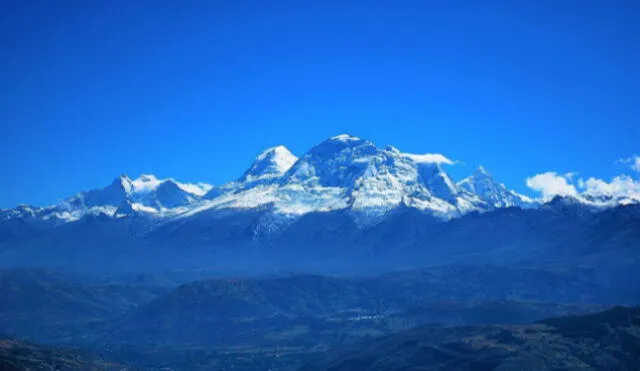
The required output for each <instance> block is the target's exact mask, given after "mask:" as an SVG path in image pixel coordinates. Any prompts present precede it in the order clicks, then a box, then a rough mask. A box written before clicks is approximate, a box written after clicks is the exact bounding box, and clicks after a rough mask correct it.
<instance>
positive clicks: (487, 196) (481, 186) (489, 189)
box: [458, 166, 538, 208]
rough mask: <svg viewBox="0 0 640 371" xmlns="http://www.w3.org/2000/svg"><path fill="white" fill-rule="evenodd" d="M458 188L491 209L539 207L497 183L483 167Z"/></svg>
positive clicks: (530, 200) (459, 183)
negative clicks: (471, 194) (469, 193)
mask: <svg viewBox="0 0 640 371" xmlns="http://www.w3.org/2000/svg"><path fill="white" fill-rule="evenodd" d="M458 186H459V187H460V188H462V189H465V190H466V191H468V192H471V193H473V194H475V195H477V196H478V197H479V198H480V199H481V200H482V201H484V202H486V203H487V205H489V206H490V207H491V208H500V207H513V206H517V207H522V208H528V207H534V206H537V205H538V203H537V202H536V201H534V200H532V199H530V198H529V197H527V196H525V195H521V194H519V193H517V192H515V191H512V190H509V189H507V187H506V186H505V185H504V184H502V183H498V182H496V181H495V180H494V179H493V177H492V176H491V174H489V172H488V171H487V170H486V169H485V168H484V167H483V166H480V167H478V169H477V170H476V171H475V172H474V173H473V174H472V175H471V176H469V177H467V178H465V179H463V180H461V181H460V182H458Z"/></svg>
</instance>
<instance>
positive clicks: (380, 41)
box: [0, 0, 640, 207]
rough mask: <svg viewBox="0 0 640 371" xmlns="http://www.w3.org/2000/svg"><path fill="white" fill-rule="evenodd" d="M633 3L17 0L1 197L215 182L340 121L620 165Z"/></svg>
mask: <svg viewBox="0 0 640 371" xmlns="http://www.w3.org/2000/svg"><path fill="white" fill-rule="evenodd" d="M345 3H349V5H346V4H345ZM639 4H640V2H638V1H632V0H628V1H624V0H621V1H616V0H602V1H589V0H580V1H578V0H575V1H573V0H531V1H525V0H523V1H509V0H505V1H475V0H469V1H427V0H422V1H411V2H409V1H388V2H377V1H331V0H329V1H277V0H276V1H240V0H239V1H142V0H140V1H116V0H114V1H81V0H78V1H69V0H62V1H45V0H42V1H33V0H24V1H19V0H13V1H5V2H3V7H2V11H1V12H0V40H1V42H0V47H1V54H0V55H1V57H0V125H1V132H0V156H1V157H0V158H1V159H2V160H1V161H0V174H2V179H0V182H1V183H0V184H2V186H1V187H2V188H1V192H0V207H11V206H14V205H16V204H17V203H31V204H35V205H44V204H49V203H52V202H55V201H56V200H58V199H60V198H63V197H66V196H69V195H71V194H73V193H75V192H77V191H80V190H83V189H89V188H96V187H100V186H104V185H107V184H108V183H109V182H110V181H111V180H112V179H113V178H114V177H115V176H117V175H118V174H121V173H127V174H129V175H131V176H137V175H139V174H140V173H154V174H156V175H158V176H159V177H175V178H176V179H179V180H182V181H206V182H210V183H214V184H220V183H224V182H226V181H229V180H232V179H234V178H236V177H238V176H240V175H241V174H242V172H243V171H244V170H245V168H247V167H248V166H249V164H250V162H251V160H252V159H253V157H255V156H256V155H257V154H258V153H259V152H260V151H261V150H262V149H264V148H266V147H270V146H273V145H278V144H283V145H286V146H287V147H289V148H290V149H291V150H292V151H293V152H294V153H295V154H297V155H300V154H302V153H303V152H304V151H306V150H307V149H308V148H310V147H311V146H312V145H314V144H316V143H318V142H320V141H321V140H323V139H325V138H327V137H330V136H333V135H336V134H340V133H345V132H346V133H350V134H353V135H356V136H360V137H362V138H365V139H369V140H372V141H374V142H375V143H376V144H379V145H386V144H393V145H395V146H396V147H398V148H399V149H400V150H402V151H406V152H415V153H424V152H440V153H443V154H445V155H446V156H448V157H450V158H453V159H456V160H460V161H463V162H464V163H465V165H464V166H461V165H459V166H454V167H453V168H452V169H451V170H452V173H453V174H454V175H455V176H456V177H458V178H459V177H461V176H463V175H465V174H466V173H468V172H471V171H472V170H473V169H474V168H475V166H477V165H479V164H483V165H484V166H485V167H486V168H487V169H488V170H489V171H490V172H492V173H493V174H494V175H495V177H496V178H498V179H499V180H501V181H503V182H505V183H506V184H507V185H508V186H510V187H512V188H515V189H517V190H520V191H524V190H525V188H526V186H525V184H524V179H525V177H527V176H530V175H532V174H535V173H540V172H544V171H549V170H553V171H558V172H568V171H577V172H580V174H584V175H585V176H592V175H593V176H598V177H603V178H609V177H611V176H613V175H614V174H615V173H616V172H617V171H619V170H620V169H617V168H616V165H615V164H614V162H615V160H616V159H618V158H621V157H626V156H629V155H632V154H633V153H640V67H639V66H640V5H639Z"/></svg>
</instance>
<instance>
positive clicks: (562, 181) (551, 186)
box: [527, 171, 578, 199]
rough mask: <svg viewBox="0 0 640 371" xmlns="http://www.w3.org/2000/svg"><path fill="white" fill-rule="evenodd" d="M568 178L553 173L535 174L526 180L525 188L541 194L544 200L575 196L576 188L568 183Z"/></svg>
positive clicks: (576, 193) (565, 175)
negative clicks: (558, 196)
mask: <svg viewBox="0 0 640 371" xmlns="http://www.w3.org/2000/svg"><path fill="white" fill-rule="evenodd" d="M569 178H570V176H567V174H564V175H562V174H558V173H555V172H553V171H548V172H546V173H542V174H537V175H534V176H532V177H530V178H527V187H529V188H531V189H533V190H534V191H537V192H540V193H542V197H543V198H544V199H549V198H552V197H553V196H557V195H560V196H577V195H578V191H577V190H576V187H575V186H574V185H573V184H571V183H570V179H569Z"/></svg>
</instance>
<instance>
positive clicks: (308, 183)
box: [0, 134, 633, 225]
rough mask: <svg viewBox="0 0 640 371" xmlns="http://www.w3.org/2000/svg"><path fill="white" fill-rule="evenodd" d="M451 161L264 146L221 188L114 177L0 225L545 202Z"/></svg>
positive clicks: (450, 212)
mask: <svg viewBox="0 0 640 371" xmlns="http://www.w3.org/2000/svg"><path fill="white" fill-rule="evenodd" d="M451 163H452V162H451V161H450V160H449V159H447V158H446V157H444V156H442V155H439V154H423V155H416V154H410V153H403V152H400V151H399V150H397V149H396V148H394V147H391V146H388V147H386V148H384V149H381V148H378V147H376V146H375V145H374V144H373V143H371V142H369V141H366V140H363V139H360V138H357V137H354V136H350V135H346V134H343V135H338V136H335V137H332V138H329V139H327V140H325V141H323V142H322V143H320V144H318V145H316V146H314V147H313V148H311V149H310V150H309V151H308V152H307V153H305V154H304V155H303V156H302V157H300V158H297V157H296V156H294V155H293V154H292V153H291V152H290V151H289V150H288V149H287V148H285V147H284V146H277V147H273V148H269V149H267V150H265V151H264V152H262V153H261V154H260V155H259V156H257V157H256V159H255V161H254V162H253V164H251V166H250V167H249V168H248V169H247V170H246V171H245V172H244V173H243V174H242V176H240V177H239V178H238V179H237V180H235V181H233V182H230V183H227V184H223V185H220V186H212V185H209V184H205V183H197V184H191V183H182V182H179V181H177V180H174V179H158V178H157V177H155V176H154V175H149V174H145V175H141V176H140V177H138V178H135V179H131V178H129V177H128V176H126V175H121V176H119V177H117V178H116V179H114V180H113V182H112V183H111V184H110V185H108V186H106V187H104V188H101V189H94V190H90V191H84V192H80V193H78V194H76V195H74V196H71V197H69V198H66V199H64V200H62V201H61V202H58V203H56V204H53V205H49V206H45V207H34V206H29V205H19V206H17V207H15V208H12V209H7V210H0V220H7V219H15V218H21V219H25V220H30V221H32V222H33V221H37V222H41V223H46V224H52V225H55V224H61V223H67V222H74V221H78V220H79V219H82V218H83V217H86V216H92V215H93V216H95V215H105V216H108V217H110V218H121V217H127V216H131V215H138V216H140V215H142V216H146V217H148V218H150V219H154V220H156V221H158V222H159V221H160V220H168V219H179V218H188V217H190V216H193V215H196V214H198V213H202V212H205V211H211V210H247V209H256V208H264V207H268V208H270V210H271V211H272V213H273V215H275V216H277V217H278V218H280V219H283V220H288V221H291V220H294V219H296V218H297V217H299V216H301V215H304V214H308V213H311V212H323V211H336V210H346V211H348V212H349V214H350V215H351V217H352V218H353V219H354V220H356V221H357V222H358V223H360V224H363V225H369V224H371V223H376V222H378V221H380V220H381V219H383V218H384V217H385V216H387V215H388V214H389V213H391V212H392V211H393V210H396V209H398V208H400V207H408V208H413V209H416V210H419V211H420V212H422V213H425V214H428V215H431V216H433V217H435V218H438V219H440V220H448V219H452V218H456V217H460V216H462V215H465V214H467V213H469V212H473V211H479V212H485V211H490V210H494V209H496V208H504V207H522V208H533V207H538V206H540V205H541V204H542V203H543V202H542V201H541V200H538V199H536V200H534V199H531V198H529V197H527V196H524V195H522V194H519V193H517V192H515V191H513V190H509V189H508V188H507V187H505V186H504V185H503V184H501V183H499V182H498V181H496V180H494V179H493V177H492V176H491V175H490V174H489V173H488V172H487V171H486V170H485V169H484V168H483V167H480V168H478V170H477V171H475V172H474V173H473V174H472V175H470V176H469V177H467V178H465V179H463V180H461V181H460V182H457V183H456V182H454V181H453V180H452V178H451V177H450V176H449V175H448V174H447V173H446V171H445V170H444V166H446V165H447V164H451ZM587 196H588V197H587ZM587 196H585V197H577V198H576V199H577V200H579V201H580V202H582V203H585V204H589V205H591V206H599V207H604V206H610V207H611V206H616V205H619V204H621V203H623V202H625V203H629V202H630V200H611V199H607V198H606V197H605V196H604V195H601V196H599V197H598V196H596V195H587ZM631 202H633V200H631Z"/></svg>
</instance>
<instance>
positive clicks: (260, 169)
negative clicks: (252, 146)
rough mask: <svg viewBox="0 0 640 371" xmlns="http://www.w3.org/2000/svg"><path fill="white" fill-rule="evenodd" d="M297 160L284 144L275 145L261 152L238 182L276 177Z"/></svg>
mask: <svg viewBox="0 0 640 371" xmlns="http://www.w3.org/2000/svg"><path fill="white" fill-rule="evenodd" d="M296 161H298V158H297V157H296V156H294V155H293V154H292V153H291V151H289V150H288V149H287V148H286V147H285V146H276V147H272V148H269V149H267V150H265V151H264V152H262V153H261V154H260V155H258V157H256V159H255V160H254V162H253V164H252V165H251V167H250V168H249V169H248V170H247V171H246V172H245V173H244V174H243V175H242V177H241V178H240V180H239V181H240V182H254V181H259V180H267V179H273V178H278V177H280V176H282V175H283V174H284V173H286V172H287V170H289V169H290V168H291V166H293V164H295V162H296Z"/></svg>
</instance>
